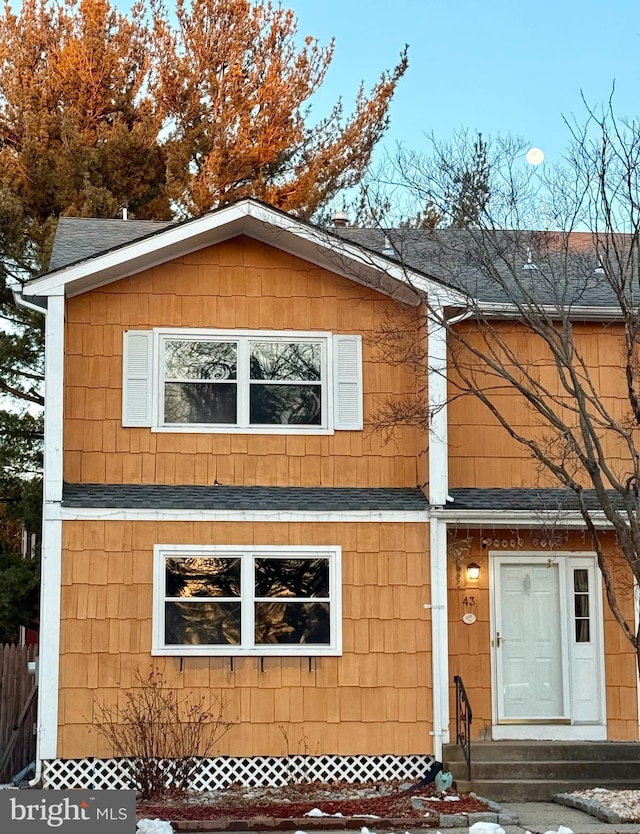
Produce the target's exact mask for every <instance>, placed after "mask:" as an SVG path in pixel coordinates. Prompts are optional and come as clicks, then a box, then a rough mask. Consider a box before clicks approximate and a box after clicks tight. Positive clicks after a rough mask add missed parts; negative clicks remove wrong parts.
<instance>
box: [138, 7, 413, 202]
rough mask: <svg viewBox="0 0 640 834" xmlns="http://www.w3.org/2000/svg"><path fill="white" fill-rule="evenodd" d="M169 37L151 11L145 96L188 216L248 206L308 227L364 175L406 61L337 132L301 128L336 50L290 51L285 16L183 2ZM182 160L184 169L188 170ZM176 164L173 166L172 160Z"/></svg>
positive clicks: (337, 114)
mask: <svg viewBox="0 0 640 834" xmlns="http://www.w3.org/2000/svg"><path fill="white" fill-rule="evenodd" d="M176 16H177V21H178V23H177V27H176V29H175V30H173V29H172V28H171V27H170V25H169V23H168V21H167V17H166V12H165V10H164V9H163V8H160V7H156V8H155V9H154V34H155V37H154V41H155V45H156V50H155V59H154V68H155V74H154V75H153V80H152V89H153V90H154V94H155V95H156V96H157V98H158V100H159V101H160V102H161V103H162V107H163V109H164V110H165V112H166V115H167V117H168V118H169V123H170V125H171V134H170V140H169V142H168V144H167V153H168V157H169V172H170V179H169V183H168V184H169V188H170V190H171V195H172V198H173V199H174V200H175V201H176V203H177V204H178V205H180V206H181V208H182V210H183V211H184V212H185V213H187V214H201V213H202V212H204V211H207V210H208V209H211V208H214V207H215V206H217V205H220V204H222V203H226V202H230V201H232V200H235V199H239V198H241V197H245V196H255V197H258V198H259V199H262V200H265V201H266V202H270V203H273V204H274V205H276V206H279V207H281V208H283V209H286V210H289V211H293V212H295V213H297V214H299V215H301V216H304V217H308V216H310V215H311V214H313V213H314V212H315V211H316V210H317V209H318V208H319V207H320V206H321V205H322V204H323V203H326V202H327V200H329V199H330V198H331V197H332V196H333V195H334V194H335V193H337V192H338V191H339V190H340V189H341V188H343V187H345V185H352V184H354V183H356V182H358V180H359V179H360V178H361V176H362V174H363V173H364V170H365V169H366V167H367V165H368V163H369V160H370V156H371V152H372V150H373V147H374V145H375V143H376V142H377V141H378V139H379V138H380V137H381V135H382V133H383V131H384V128H385V127H386V116H387V111H388V107H389V103H390V100H391V96H392V95H393V92H394V90H395V86H396V84H397V82H398V80H399V79H400V77H401V76H402V75H403V73H404V71H405V69H406V56H405V55H404V54H403V56H402V57H401V61H400V64H399V65H398V66H397V67H396V68H395V70H394V71H393V72H392V73H390V74H385V75H383V78H382V80H381V82H380V84H378V85H377V86H376V87H375V88H374V90H373V92H372V95H371V97H370V98H367V97H366V96H365V95H364V94H362V95H361V96H360V97H359V99H358V102H357V104H356V112H355V114H354V115H353V116H352V117H351V119H350V120H349V121H348V122H347V124H346V125H343V124H342V108H341V107H340V106H339V105H338V106H336V108H335V109H334V111H333V112H332V114H331V115H330V117H329V118H327V119H325V120H324V121H322V122H321V123H320V124H318V125H315V126H313V127H307V125H306V123H305V122H306V117H307V111H306V106H307V103H308V101H309V99H310V98H311V96H312V95H313V93H314V92H315V91H316V90H317V89H318V88H319V86H320V85H321V84H322V82H323V81H324V78H325V75H326V72H327V69H328V67H329V64H330V63H331V60H332V57H333V49H334V46H333V42H332V43H330V44H329V45H328V46H326V47H321V46H320V45H319V44H318V42H317V41H316V40H315V39H314V38H312V37H306V38H305V39H304V45H303V46H302V47H299V46H298V43H297V40H296V35H297V23H296V19H295V16H294V14H293V12H291V11H290V10H287V9H282V8H279V7H278V8H274V7H273V6H272V5H271V4H267V3H255V4H250V3H247V2H244V0H193V2H192V4H191V6H190V7H187V6H186V4H185V3H184V0H179V2H178V5H177V11H176ZM185 154H187V155H188V156H189V166H188V167H187V168H185V167H184V165H183V164H180V163H182V162H183V160H184V158H185ZM178 160H179V161H180V163H179V164H176V162H177V161H178Z"/></svg>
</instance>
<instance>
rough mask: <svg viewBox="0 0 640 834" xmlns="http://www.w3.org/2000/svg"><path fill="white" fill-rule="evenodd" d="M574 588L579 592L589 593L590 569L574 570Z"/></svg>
mask: <svg viewBox="0 0 640 834" xmlns="http://www.w3.org/2000/svg"><path fill="white" fill-rule="evenodd" d="M573 590H574V591H578V592H579V593H580V592H581V593H587V592H588V591H589V571H588V570H583V569H580V570H574V572H573Z"/></svg>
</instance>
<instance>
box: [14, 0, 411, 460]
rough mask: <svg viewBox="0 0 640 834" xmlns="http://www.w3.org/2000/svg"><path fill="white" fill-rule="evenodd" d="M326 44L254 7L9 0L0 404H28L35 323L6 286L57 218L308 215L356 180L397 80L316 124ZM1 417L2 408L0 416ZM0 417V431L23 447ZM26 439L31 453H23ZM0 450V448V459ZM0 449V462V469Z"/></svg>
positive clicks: (25, 272) (32, 261) (28, 266)
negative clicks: (225, 209)
mask: <svg viewBox="0 0 640 834" xmlns="http://www.w3.org/2000/svg"><path fill="white" fill-rule="evenodd" d="M333 52H334V45H333V43H330V44H329V45H328V46H321V45H320V44H319V43H318V41H317V40H315V39H314V38H312V37H307V38H306V39H304V40H303V41H302V42H300V41H299V39H298V31H297V23H296V19H295V16H294V14H293V12H291V11H288V10H286V9H283V8H280V7H273V6H272V5H271V4H270V3H268V2H261V0H257V1H256V2H248V0H193V2H192V4H191V5H190V6H187V5H186V4H185V3H184V0H179V2H178V5H177V9H176V10H175V13H174V12H173V10H172V13H171V14H169V12H168V10H167V9H165V8H164V7H163V6H162V5H161V4H160V3H159V2H153V0H152V7H151V8H150V9H146V8H145V6H144V0H142V2H140V3H138V4H136V5H135V6H134V7H133V8H132V9H131V11H130V13H129V14H128V15H126V16H125V15H123V14H121V13H119V12H117V11H116V10H115V9H114V8H113V7H112V6H111V5H110V4H109V0H64V1H63V0H60V2H52V0H24V2H22V4H21V5H20V7H19V11H16V12H14V11H12V9H11V7H10V6H9V5H8V4H7V5H5V7H4V11H3V13H1V14H0V318H2V319H3V320H4V324H5V326H4V328H3V332H0V396H1V395H2V394H4V395H5V396H7V397H10V398H12V399H13V400H14V401H18V402H22V403H23V404H39V405H41V404H42V403H43V399H42V386H41V383H42V321H41V317H39V316H38V314H37V313H31V312H29V311H25V310H17V309H16V308H15V306H14V304H13V299H12V294H11V292H10V288H9V282H10V281H11V280H14V281H16V280H17V281H23V280H24V279H25V278H28V277H30V276H32V275H34V274H37V273H38V272H39V271H41V270H42V269H43V268H45V267H46V264H47V261H48V255H49V250H50V246H51V240H52V235H53V231H54V228H55V223H56V220H57V218H58V217H60V216H61V215H77V216H90V217H115V216H118V213H119V212H120V210H121V209H122V208H123V207H125V206H127V207H128V209H129V211H130V213H132V214H133V215H135V216H136V217H138V218H151V219H168V218H170V217H171V216H173V215H179V216H183V217H185V216H195V215H199V214H202V213H203V212H206V211H208V210H210V209H213V208H215V207H217V206H219V205H222V204H224V203H227V202H230V201H232V200H235V199H239V198H241V197H246V196H255V197H258V198H260V199H262V200H264V201H266V202H269V203H271V204H273V205H276V206H278V207H280V208H283V209H285V210H289V211H292V212H294V213H296V214H298V215H299V216H301V217H310V216H311V215H313V214H314V213H315V212H317V211H318V210H319V209H320V208H321V207H322V206H323V205H325V204H326V203H327V202H328V201H329V200H330V199H331V198H332V197H334V196H335V195H336V194H337V193H338V192H339V191H340V190H341V189H343V188H346V187H348V186H351V185H354V184H355V183H357V182H358V181H359V180H360V179H361V177H362V176H363V174H364V172H365V169H366V168H367V165H368V164H369V160H370V157H371V153H372V151H373V149H374V147H375V145H376V143H377V142H378V140H379V139H380V137H381V136H382V134H383V132H384V130H385V127H386V125H387V119H388V109H389V104H390V101H391V97H392V95H393V92H394V90H395V87H396V85H397V83H398V81H399V79H400V78H401V76H402V75H403V73H404V72H405V69H406V66H407V60H406V55H405V53H402V55H401V57H400V61H399V63H398V65H397V66H396V67H395V69H393V70H392V71H391V72H388V73H386V72H385V73H383V74H382V76H381V78H380V80H379V82H378V83H377V84H376V85H375V86H374V88H373V90H372V92H371V94H370V95H366V94H365V92H364V90H363V89H361V90H360V92H359V94H358V97H357V100H356V103H355V108H354V111H353V113H352V114H351V115H347V116H345V113H344V111H343V106H342V104H341V103H340V102H338V103H337V104H336V106H335V107H334V108H333V110H332V111H331V113H330V114H329V115H328V116H327V117H326V118H324V119H322V120H320V122H319V123H316V124H313V123H311V122H310V115H311V114H310V109H309V101H310V99H311V98H312V96H313V94H314V93H315V92H316V91H317V90H318V88H319V87H320V85H321V84H322V82H323V80H324V78H325V75H326V72H327V69H328V67H329V65H330V63H331V60H332V57H333ZM14 410H15V409H14ZM22 425H23V424H22V423H21V421H19V420H18V421H16V420H15V414H14V415H13V416H12V414H11V412H1V411H0V431H3V430H6V431H5V432H4V433H5V437H9V438H13V439H15V444H16V448H17V447H19V446H20V444H21V443H23V442H26V443H27V446H29V448H30V451H33V445H32V443H33V437H34V434H37V433H38V431H39V429H38V426H37V425H36V426H34V423H33V420H27V421H26V422H25V423H24V426H26V427H27V429H28V434H22V433H21V427H22ZM30 443H31V445H29V444H30ZM1 454H2V453H1V452H0V455H1ZM3 461H4V456H2V459H0V468H3Z"/></svg>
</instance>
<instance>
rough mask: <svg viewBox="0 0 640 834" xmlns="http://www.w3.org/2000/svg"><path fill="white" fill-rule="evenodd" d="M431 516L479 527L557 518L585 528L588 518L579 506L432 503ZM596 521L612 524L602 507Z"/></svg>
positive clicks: (530, 523)
mask: <svg viewBox="0 0 640 834" xmlns="http://www.w3.org/2000/svg"><path fill="white" fill-rule="evenodd" d="M429 514H430V516H431V518H433V519H441V520H443V521H447V522H449V524H470V525H473V526H475V527H483V526H484V527H496V528H497V527H509V526H510V525H513V524H519V525H520V524H521V525H525V526H533V527H539V526H540V525H541V524H545V523H548V522H553V524H554V525H556V526H557V527H567V528H570V529H582V528H583V527H584V519H583V518H582V516H581V515H580V513H579V511H578V510H470V509H464V508H460V509H459V510H456V509H455V508H454V507H449V508H447V509H444V508H442V507H432V508H431V510H430V511H429ZM591 518H592V520H593V523H594V525H595V526H596V527H597V528H599V529H608V528H610V527H611V524H610V523H609V521H607V519H606V517H605V515H604V513H603V512H602V511H600V510H598V511H594V512H593V513H592V515H591Z"/></svg>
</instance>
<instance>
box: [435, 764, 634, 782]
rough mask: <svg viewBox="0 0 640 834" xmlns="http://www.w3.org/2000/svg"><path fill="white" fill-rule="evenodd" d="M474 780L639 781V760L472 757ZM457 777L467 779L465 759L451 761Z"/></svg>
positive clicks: (451, 769) (450, 765) (453, 771)
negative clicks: (489, 759) (486, 759)
mask: <svg viewBox="0 0 640 834" xmlns="http://www.w3.org/2000/svg"><path fill="white" fill-rule="evenodd" d="M472 768H473V769H472V773H473V778H474V779H564V780H567V779H572V780H574V781H575V780H579V779H594V780H597V779H608V780H609V781H613V780H615V779H619V780H621V781H627V782H633V781H636V782H637V783H638V784H640V762H638V761H632V762H621V761H617V762H588V761H574V762H571V761H560V762H559V761H544V762H478V761H476V760H475V759H472ZM449 770H450V771H451V772H452V773H453V774H454V776H455V777H460V778H465V777H466V773H467V763H466V762H455V763H450V764H449Z"/></svg>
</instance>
